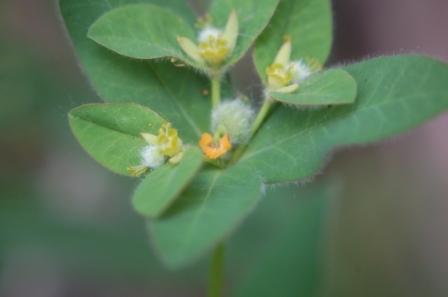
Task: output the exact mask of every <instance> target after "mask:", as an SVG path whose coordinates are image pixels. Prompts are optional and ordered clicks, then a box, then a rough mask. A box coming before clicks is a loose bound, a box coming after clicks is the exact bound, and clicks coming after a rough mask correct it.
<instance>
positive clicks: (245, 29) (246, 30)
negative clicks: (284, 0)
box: [209, 0, 279, 67]
mask: <svg viewBox="0 0 448 297" xmlns="http://www.w3.org/2000/svg"><path fill="white" fill-rule="evenodd" d="M278 2H279V0H244V1H242V0H213V2H212V5H211V8H210V12H209V13H210V16H211V17H212V19H213V25H214V26H215V27H217V28H224V27H225V24H226V22H227V18H228V17H229V14H230V12H231V11H232V10H233V9H235V11H236V13H237V15H238V22H239V28H240V31H239V35H238V40H237V42H236V46H235V49H234V51H233V53H232V56H231V57H230V58H229V59H228V60H227V61H226V66H227V67H229V66H231V65H233V64H235V63H236V62H237V61H238V60H240V59H241V58H242V57H243V55H244V54H245V53H246V52H247V51H248V50H249V48H250V47H251V46H252V45H253V43H254V42H255V39H256V38H257V37H258V36H259V35H260V34H261V33H262V32H263V30H264V29H265V28H266V27H267V25H268V23H269V21H270V20H271V17H272V15H273V14H274V12H275V9H276V8H277V5H278Z"/></svg>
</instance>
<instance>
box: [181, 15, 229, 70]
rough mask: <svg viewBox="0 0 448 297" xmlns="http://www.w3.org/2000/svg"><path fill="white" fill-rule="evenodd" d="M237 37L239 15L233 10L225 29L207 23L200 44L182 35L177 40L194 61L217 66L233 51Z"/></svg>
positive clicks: (199, 36)
mask: <svg viewBox="0 0 448 297" xmlns="http://www.w3.org/2000/svg"><path fill="white" fill-rule="evenodd" d="M237 38H238V17H237V14H236V11H232V12H231V13H230V15H229V18H228V20H227V24H226V27H225V29H224V31H222V30H220V29H218V28H215V27H213V26H211V25H209V24H207V25H205V27H204V28H203V29H202V30H201V31H200V32H199V34H198V38H197V41H198V44H195V43H194V42H193V41H192V40H191V39H189V38H187V37H182V36H179V37H177V41H178V43H179V45H180V47H181V48H182V50H183V51H184V52H185V53H186V54H187V55H188V56H189V57H190V58H192V59H193V60H194V61H196V62H198V63H200V64H205V65H208V66H212V67H216V66H219V65H221V64H222V63H223V62H224V61H225V59H226V58H227V57H228V56H229V55H230V54H231V53H232V52H233V50H234V48H235V44H236V40H237Z"/></svg>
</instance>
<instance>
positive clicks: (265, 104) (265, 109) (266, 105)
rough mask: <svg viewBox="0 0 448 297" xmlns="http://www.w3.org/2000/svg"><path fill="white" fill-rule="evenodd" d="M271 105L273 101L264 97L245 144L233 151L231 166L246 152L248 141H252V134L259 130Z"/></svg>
mask: <svg viewBox="0 0 448 297" xmlns="http://www.w3.org/2000/svg"><path fill="white" fill-rule="evenodd" d="M273 103H274V100H272V99H271V98H270V97H266V98H265V99H264V102H263V105H262V106H261V108H260V110H259V111H258V114H257V117H256V118H255V120H254V122H253V123H252V127H251V129H250V134H249V137H248V138H247V142H246V143H245V144H242V145H241V146H240V147H238V149H237V150H236V151H235V153H234V154H233V157H232V161H231V163H232V164H233V163H235V162H236V161H238V160H239V158H240V157H241V155H242V154H243V153H244V151H245V150H246V147H247V144H248V143H249V141H250V140H251V139H252V137H253V136H254V134H255V133H256V132H257V131H258V129H259V128H260V126H261V124H262V123H263V121H264V120H265V118H266V116H267V115H268V113H269V111H270V110H271V107H272V105H273Z"/></svg>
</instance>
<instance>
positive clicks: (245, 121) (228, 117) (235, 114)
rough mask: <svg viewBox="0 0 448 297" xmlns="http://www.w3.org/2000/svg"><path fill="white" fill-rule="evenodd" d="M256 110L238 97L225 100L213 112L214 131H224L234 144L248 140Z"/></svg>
mask: <svg viewBox="0 0 448 297" xmlns="http://www.w3.org/2000/svg"><path fill="white" fill-rule="evenodd" d="M254 115H255V112H254V110H253V109H252V107H251V106H250V105H249V104H247V103H245V102H244V101H243V100H241V99H239V98H237V99H234V100H230V101H224V102H222V103H221V104H219V105H218V106H217V107H216V108H214V109H213V112H212V131H213V132H214V133H218V132H224V133H227V134H228V135H229V137H230V141H231V142H232V143H234V144H238V143H242V142H244V141H246V139H247V137H248V135H249V134H250V129H251V125H252V121H253V118H254Z"/></svg>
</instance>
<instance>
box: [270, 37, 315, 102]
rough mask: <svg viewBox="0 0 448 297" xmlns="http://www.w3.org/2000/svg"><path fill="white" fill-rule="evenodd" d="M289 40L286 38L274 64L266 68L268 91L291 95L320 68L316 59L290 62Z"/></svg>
mask: <svg viewBox="0 0 448 297" xmlns="http://www.w3.org/2000/svg"><path fill="white" fill-rule="evenodd" d="M291 51H292V44H291V38H286V40H285V42H284V43H283V45H282V46H281V47H280V49H279V51H278V53H277V55H276V57H275V59H274V62H273V63H272V64H271V65H269V66H268V67H267V68H266V76H267V83H268V89H269V90H271V91H274V92H280V93H291V92H294V91H295V90H297V89H298V88H299V83H300V82H302V81H303V80H305V79H306V78H308V77H309V76H310V75H311V74H313V73H315V72H317V71H319V70H320V69H321V68H322V66H321V65H320V63H319V62H318V61H317V60H316V59H300V60H297V61H290V60H291Z"/></svg>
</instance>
